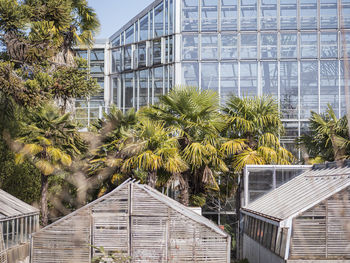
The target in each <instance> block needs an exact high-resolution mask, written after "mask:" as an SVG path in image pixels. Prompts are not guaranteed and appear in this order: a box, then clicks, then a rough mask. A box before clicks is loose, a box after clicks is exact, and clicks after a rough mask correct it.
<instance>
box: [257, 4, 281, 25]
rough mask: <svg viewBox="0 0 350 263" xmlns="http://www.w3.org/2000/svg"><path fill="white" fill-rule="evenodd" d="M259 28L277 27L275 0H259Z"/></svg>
mask: <svg viewBox="0 0 350 263" xmlns="http://www.w3.org/2000/svg"><path fill="white" fill-rule="evenodd" d="M260 13H261V19H260V28H261V30H269V29H277V0H261V5H260Z"/></svg>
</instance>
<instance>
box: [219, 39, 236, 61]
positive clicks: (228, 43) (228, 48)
mask: <svg viewBox="0 0 350 263" xmlns="http://www.w3.org/2000/svg"><path fill="white" fill-rule="evenodd" d="M221 59H237V35H236V34H221Z"/></svg>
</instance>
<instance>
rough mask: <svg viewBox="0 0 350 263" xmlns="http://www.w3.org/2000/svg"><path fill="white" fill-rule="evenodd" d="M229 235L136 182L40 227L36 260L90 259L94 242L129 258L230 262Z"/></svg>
mask: <svg viewBox="0 0 350 263" xmlns="http://www.w3.org/2000/svg"><path fill="white" fill-rule="evenodd" d="M229 241H230V238H229V237H228V236H223V235H221V234H219V233H217V232H216V231H214V230H213V229H211V228H210V227H208V226H206V225H205V224H201V223H199V222H196V221H195V220H193V219H191V218H190V217H188V216H186V215H185V214H183V213H179V212H178V211H176V210H174V209H173V208H171V207H170V206H169V205H167V204H166V203H164V202H162V201H161V200H160V199H159V198H155V197H154V196H152V195H150V194H149V193H148V192H147V191H145V190H144V189H142V187H139V186H137V185H134V184H127V185H125V186H124V187H122V188H121V189H119V190H118V191H116V192H114V193H113V194H112V195H109V196H108V197H107V198H105V199H103V200H101V201H98V202H96V203H93V204H92V205H89V206H87V207H85V208H83V209H80V210H78V211H77V212H76V213H75V214H73V215H72V216H69V217H66V219H63V220H61V221H58V222H57V223H55V224H53V225H51V226H49V227H47V228H45V229H44V230H42V231H40V232H38V233H36V234H35V235H34V236H33V239H32V259H31V262H33V263H56V262H60V263H73V262H74V263H76V262H81V263H84V262H90V261H91V258H93V257H95V256H98V255H99V251H98V250H96V249H94V248H93V247H92V246H91V245H93V246H96V247H104V249H105V250H106V251H110V252H115V251H118V252H119V253H121V254H123V255H125V256H130V257H131V259H132V260H131V262H154V263H155V262H157V263H159V262H174V263H175V262H216V263H220V262H226V263H227V262H229V261H228V257H229V255H228V254H229V249H228V247H229V246H230V244H229Z"/></svg>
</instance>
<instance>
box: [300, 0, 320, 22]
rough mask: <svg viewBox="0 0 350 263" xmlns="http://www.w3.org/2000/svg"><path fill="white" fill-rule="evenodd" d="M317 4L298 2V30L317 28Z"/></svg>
mask: <svg viewBox="0 0 350 263" xmlns="http://www.w3.org/2000/svg"><path fill="white" fill-rule="evenodd" d="M317 2H318V0H300V28H301V29H316V28H317Z"/></svg>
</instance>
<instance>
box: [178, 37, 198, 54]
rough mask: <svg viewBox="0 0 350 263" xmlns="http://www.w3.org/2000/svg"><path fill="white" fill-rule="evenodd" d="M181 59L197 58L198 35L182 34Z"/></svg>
mask: <svg viewBox="0 0 350 263" xmlns="http://www.w3.org/2000/svg"><path fill="white" fill-rule="evenodd" d="M182 59H183V60H197V59H198V35H183V36H182Z"/></svg>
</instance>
